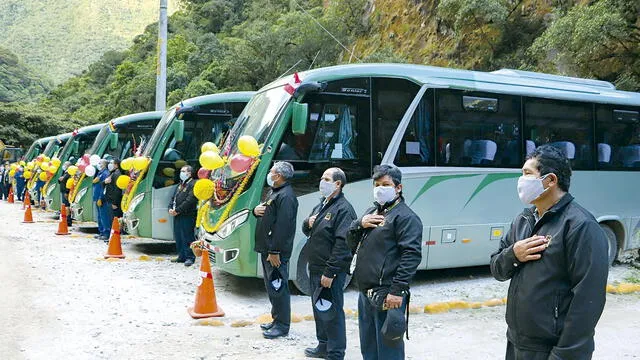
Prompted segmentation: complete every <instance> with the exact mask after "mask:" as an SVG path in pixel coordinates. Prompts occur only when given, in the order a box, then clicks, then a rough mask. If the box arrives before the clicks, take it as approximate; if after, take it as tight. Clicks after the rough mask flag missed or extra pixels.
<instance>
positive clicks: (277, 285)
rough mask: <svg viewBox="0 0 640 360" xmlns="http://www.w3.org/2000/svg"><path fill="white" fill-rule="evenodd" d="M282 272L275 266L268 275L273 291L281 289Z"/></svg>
mask: <svg viewBox="0 0 640 360" xmlns="http://www.w3.org/2000/svg"><path fill="white" fill-rule="evenodd" d="M283 281H284V280H283V279H282V274H280V271H279V270H278V269H277V268H274V269H273V270H272V271H271V276H270V277H269V285H271V289H272V290H274V291H275V292H279V291H280V289H282V285H284V284H283Z"/></svg>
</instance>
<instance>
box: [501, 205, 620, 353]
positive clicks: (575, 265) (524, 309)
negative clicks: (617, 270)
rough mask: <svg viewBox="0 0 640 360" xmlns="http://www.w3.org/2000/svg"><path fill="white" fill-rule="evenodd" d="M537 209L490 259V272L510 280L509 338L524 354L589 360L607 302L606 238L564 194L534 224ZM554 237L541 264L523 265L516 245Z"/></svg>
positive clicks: (528, 212)
mask: <svg viewBox="0 0 640 360" xmlns="http://www.w3.org/2000/svg"><path fill="white" fill-rule="evenodd" d="M533 211H534V208H529V209H525V210H524V211H523V212H522V214H520V215H519V216H518V217H517V218H516V219H515V220H514V221H513V223H512V224H511V228H510V230H509V232H508V233H507V235H506V237H505V238H504V239H503V240H502V241H501V242H500V249H499V250H498V251H497V252H496V253H495V254H493V255H492V256H491V273H492V274H493V276H494V277H495V278H496V279H498V280H500V281H505V280H508V279H511V283H510V284H509V295H508V301H507V313H506V320H507V325H508V326H509V328H508V331H507V337H508V338H509V340H510V341H511V342H512V343H513V344H514V345H515V346H516V347H517V348H520V349H523V350H532V351H544V352H551V356H550V357H549V359H587V358H590V357H591V353H592V352H593V349H594V343H593V335H594V328H595V326H596V323H597V322H598V319H599V318H600V314H602V309H603V308H604V303H605V295H606V294H605V288H606V285H607V275H608V271H609V270H608V269H609V265H608V243H607V237H606V235H605V234H604V232H603V231H602V229H601V228H600V226H599V225H598V222H597V221H596V219H595V218H594V217H593V215H591V213H589V212H588V211H587V210H585V209H584V208H583V207H582V206H580V205H578V204H577V203H576V202H575V201H573V197H572V196H571V195H570V194H566V195H565V196H564V197H562V199H560V201H559V202H558V203H557V204H556V205H554V206H553V207H551V209H549V210H548V211H547V212H546V213H545V214H544V215H543V216H542V217H541V218H540V219H539V220H538V222H537V223H536V221H535V218H534V214H533ZM533 235H542V236H545V235H550V236H551V240H550V242H549V246H548V247H547V248H546V249H545V250H544V251H543V252H542V253H541V255H542V257H541V258H540V259H539V260H534V261H528V262H526V263H520V262H519V261H518V260H517V258H516V257H515V254H514V252H513V244H514V243H515V242H516V241H519V240H523V239H526V238H529V237H531V236H533Z"/></svg>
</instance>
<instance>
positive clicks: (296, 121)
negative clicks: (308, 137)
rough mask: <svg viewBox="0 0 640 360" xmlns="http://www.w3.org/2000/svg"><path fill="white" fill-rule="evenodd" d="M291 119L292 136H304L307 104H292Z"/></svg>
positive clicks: (307, 110)
mask: <svg viewBox="0 0 640 360" xmlns="http://www.w3.org/2000/svg"><path fill="white" fill-rule="evenodd" d="M292 107H293V119H292V123H291V132H293V134H294V135H304V133H305V132H307V121H308V119H309V104H302V103H299V102H295V101H294V102H293V105H292Z"/></svg>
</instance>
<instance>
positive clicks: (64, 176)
mask: <svg viewBox="0 0 640 360" xmlns="http://www.w3.org/2000/svg"><path fill="white" fill-rule="evenodd" d="M69 178H71V175H69V173H68V172H66V171H64V173H63V174H62V176H60V177H59V178H58V183H60V192H61V193H62V194H69V192H70V191H71V190H70V189H68V188H67V181H68V180H69Z"/></svg>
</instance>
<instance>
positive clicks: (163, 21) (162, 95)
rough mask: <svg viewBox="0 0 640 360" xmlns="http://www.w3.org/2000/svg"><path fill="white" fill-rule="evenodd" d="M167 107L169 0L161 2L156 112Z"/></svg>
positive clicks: (161, 0)
mask: <svg viewBox="0 0 640 360" xmlns="http://www.w3.org/2000/svg"><path fill="white" fill-rule="evenodd" d="M166 107H167V0H160V21H158V63H157V66H156V111H164V110H165V108H166Z"/></svg>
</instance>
